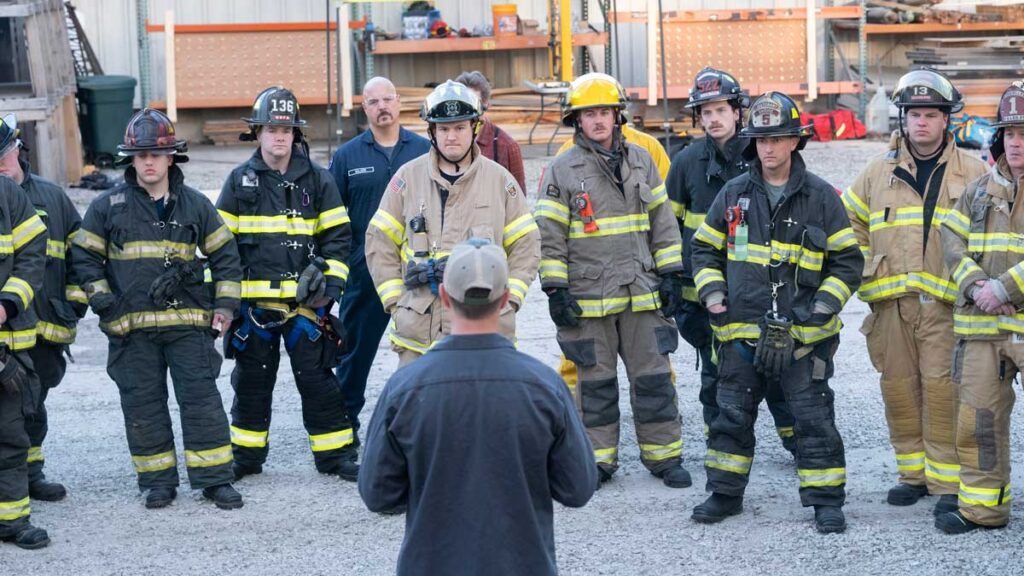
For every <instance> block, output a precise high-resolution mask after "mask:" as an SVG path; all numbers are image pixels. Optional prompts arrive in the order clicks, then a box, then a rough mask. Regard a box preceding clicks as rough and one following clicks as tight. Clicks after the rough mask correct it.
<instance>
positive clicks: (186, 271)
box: [149, 258, 203, 306]
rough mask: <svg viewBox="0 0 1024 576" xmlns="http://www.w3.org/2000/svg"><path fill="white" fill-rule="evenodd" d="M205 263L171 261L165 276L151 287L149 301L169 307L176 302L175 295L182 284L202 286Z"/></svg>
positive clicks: (154, 281)
mask: <svg viewBox="0 0 1024 576" xmlns="http://www.w3.org/2000/svg"><path fill="white" fill-rule="evenodd" d="M202 282H203V261H202V260H193V261H191V262H186V261H185V260H182V259H181V258H175V259H173V260H171V263H170V265H169V266H168V267H167V269H166V270H165V271H164V273H163V274H161V275H159V276H157V277H156V278H155V279H154V280H153V283H152V284H150V285H149V299H150V300H152V301H153V303H154V304H156V305H157V306H167V305H168V304H169V303H170V302H171V301H173V300H174V293H175V292H177V291H178V289H179V288H180V287H181V285H182V284H202Z"/></svg>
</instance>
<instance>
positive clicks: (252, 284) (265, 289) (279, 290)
mask: <svg viewBox="0 0 1024 576" xmlns="http://www.w3.org/2000/svg"><path fill="white" fill-rule="evenodd" d="M275 284H276V285H277V287H274V285H275ZM298 286H299V283H298V282H296V281H295V280H285V281H283V282H271V281H269V280H242V300H254V299H257V298H273V299H277V300H288V299H295V289H296V288H298Z"/></svg>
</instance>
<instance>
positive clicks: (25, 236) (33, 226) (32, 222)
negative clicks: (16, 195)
mask: <svg viewBox="0 0 1024 576" xmlns="http://www.w3.org/2000/svg"><path fill="white" fill-rule="evenodd" d="M44 232H46V224H43V221H42V220H41V219H40V218H39V216H37V215H35V214H33V215H31V216H29V217H28V218H26V219H25V221H24V222H22V223H21V224H18V225H17V226H15V227H14V230H12V231H11V243H12V244H13V245H14V249H15V250H20V249H21V247H22V246H24V245H25V244H28V243H29V242H31V241H32V240H34V239H35V237H36V236H39V235H40V234H43V233H44Z"/></svg>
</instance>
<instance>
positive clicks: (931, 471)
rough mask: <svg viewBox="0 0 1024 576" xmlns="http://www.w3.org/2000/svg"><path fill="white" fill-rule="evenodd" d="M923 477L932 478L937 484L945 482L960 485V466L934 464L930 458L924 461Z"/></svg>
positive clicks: (941, 463)
mask: <svg viewBox="0 0 1024 576" xmlns="http://www.w3.org/2000/svg"><path fill="white" fill-rule="evenodd" d="M924 475H925V476H927V477H929V478H934V479H935V480H938V481H939V482H947V483H949V484H959V483H960V465H959V464H946V463H943V462H936V461H935V460H932V459H931V458H925V459H924Z"/></svg>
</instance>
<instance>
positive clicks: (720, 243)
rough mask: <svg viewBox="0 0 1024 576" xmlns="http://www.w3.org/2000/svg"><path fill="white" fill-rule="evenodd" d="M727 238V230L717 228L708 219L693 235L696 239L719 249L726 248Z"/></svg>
mask: <svg viewBox="0 0 1024 576" xmlns="http://www.w3.org/2000/svg"><path fill="white" fill-rule="evenodd" d="M725 238H726V236H725V232H719V231H718V230H715V229H714V228H712V227H711V225H710V224H708V222H707V220H705V221H704V222H703V223H702V224H701V225H700V228H697V232H696V233H695V234H694V235H693V239H694V240H695V241H700V242H703V243H705V244H709V245H711V246H714V247H715V248H717V249H719V250H721V249H723V248H725Z"/></svg>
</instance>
